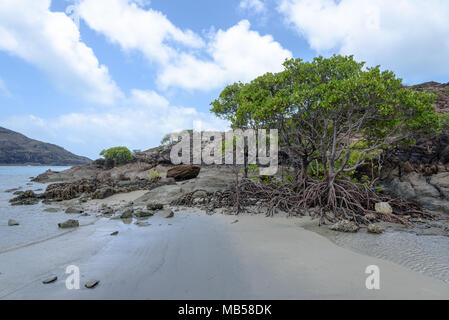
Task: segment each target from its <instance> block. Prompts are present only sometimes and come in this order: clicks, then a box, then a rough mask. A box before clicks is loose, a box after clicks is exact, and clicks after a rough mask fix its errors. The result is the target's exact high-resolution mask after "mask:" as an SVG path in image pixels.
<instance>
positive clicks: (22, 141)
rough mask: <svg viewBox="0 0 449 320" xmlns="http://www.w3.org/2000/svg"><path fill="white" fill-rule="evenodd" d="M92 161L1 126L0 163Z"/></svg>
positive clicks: (32, 163) (70, 162)
mask: <svg viewBox="0 0 449 320" xmlns="http://www.w3.org/2000/svg"><path fill="white" fill-rule="evenodd" d="M89 162H91V160H90V159H88V158H86V157H81V156H77V155H75V154H73V153H71V152H69V151H67V150H65V149H63V148H61V147H58V146H56V145H54V144H49V143H44V142H41V141H37V140H33V139H29V138H27V137H26V136H24V135H22V134H20V133H17V132H14V131H11V130H8V129H5V128H2V127H0V164H2V165H54V166H71V165H84V164H87V163H89Z"/></svg>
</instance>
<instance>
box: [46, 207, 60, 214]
mask: <svg viewBox="0 0 449 320" xmlns="http://www.w3.org/2000/svg"><path fill="white" fill-rule="evenodd" d="M59 211H61V210H60V209H58V208H46V209H44V212H51V213H55V212H59Z"/></svg>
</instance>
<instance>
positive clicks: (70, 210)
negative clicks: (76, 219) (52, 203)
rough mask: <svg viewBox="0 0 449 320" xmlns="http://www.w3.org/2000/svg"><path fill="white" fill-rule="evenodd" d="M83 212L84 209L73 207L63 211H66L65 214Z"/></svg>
mask: <svg viewBox="0 0 449 320" xmlns="http://www.w3.org/2000/svg"><path fill="white" fill-rule="evenodd" d="M83 212H84V210H82V209H80V208H74V207H69V208H67V210H66V211H65V213H67V214H79V213H83Z"/></svg>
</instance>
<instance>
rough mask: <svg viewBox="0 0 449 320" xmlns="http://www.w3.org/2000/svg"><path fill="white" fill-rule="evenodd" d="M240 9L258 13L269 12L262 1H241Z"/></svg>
mask: <svg viewBox="0 0 449 320" xmlns="http://www.w3.org/2000/svg"><path fill="white" fill-rule="evenodd" d="M239 7H240V8H241V9H244V10H248V11H254V12H256V13H263V12H265V11H266V10H267V8H266V6H265V3H264V2H263V1H262V0H241V1H240V4H239Z"/></svg>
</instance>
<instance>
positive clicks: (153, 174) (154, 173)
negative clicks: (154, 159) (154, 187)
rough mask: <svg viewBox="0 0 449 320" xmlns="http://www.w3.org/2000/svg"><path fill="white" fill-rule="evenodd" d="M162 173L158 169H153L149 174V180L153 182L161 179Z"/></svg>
mask: <svg viewBox="0 0 449 320" xmlns="http://www.w3.org/2000/svg"><path fill="white" fill-rule="evenodd" d="M161 178H162V177H161V175H160V174H159V172H157V171H156V170H151V171H150V175H149V176H148V181H149V182H151V183H153V182H157V181H159V180H161Z"/></svg>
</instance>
